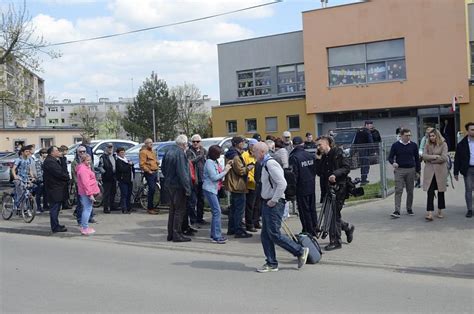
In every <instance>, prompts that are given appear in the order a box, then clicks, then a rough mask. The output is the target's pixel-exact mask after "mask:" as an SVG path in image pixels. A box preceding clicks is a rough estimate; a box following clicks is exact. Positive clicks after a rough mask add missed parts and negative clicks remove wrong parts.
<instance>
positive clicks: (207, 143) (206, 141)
mask: <svg viewBox="0 0 474 314" xmlns="http://www.w3.org/2000/svg"><path fill="white" fill-rule="evenodd" d="M221 141H222V140H221V139H212V138H205V139H203V140H201V145H202V147H204V148H205V149H206V150H209V147H211V146H212V145H219V143H220V142H221Z"/></svg>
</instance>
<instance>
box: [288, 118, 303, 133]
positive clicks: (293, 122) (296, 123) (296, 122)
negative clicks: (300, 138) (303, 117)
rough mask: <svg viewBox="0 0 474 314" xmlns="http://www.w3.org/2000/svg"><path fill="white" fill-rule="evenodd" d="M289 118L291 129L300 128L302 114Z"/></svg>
mask: <svg viewBox="0 0 474 314" xmlns="http://www.w3.org/2000/svg"><path fill="white" fill-rule="evenodd" d="M287 120H288V130H289V131H293V130H299V129H300V116H299V115H294V116H287Z"/></svg>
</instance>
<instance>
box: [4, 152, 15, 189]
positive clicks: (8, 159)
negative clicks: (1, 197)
mask: <svg viewBox="0 0 474 314" xmlns="http://www.w3.org/2000/svg"><path fill="white" fill-rule="evenodd" d="M17 158H18V153H14V152H13V153H8V154H7V155H5V156H3V157H2V158H0V183H8V182H10V171H11V168H12V167H13V163H14V162H15V159H17Z"/></svg>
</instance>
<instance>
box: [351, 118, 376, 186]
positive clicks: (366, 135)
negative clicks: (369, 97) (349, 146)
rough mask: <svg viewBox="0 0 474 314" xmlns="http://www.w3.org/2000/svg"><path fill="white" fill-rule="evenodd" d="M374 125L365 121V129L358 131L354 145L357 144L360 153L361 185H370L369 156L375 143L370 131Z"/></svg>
mask: <svg viewBox="0 0 474 314" xmlns="http://www.w3.org/2000/svg"><path fill="white" fill-rule="evenodd" d="M372 124H373V123H372V121H365V124H364V127H363V128H361V129H359V130H358V131H357V134H356V138H355V141H354V144H356V149H355V150H357V151H358V152H359V163H360V178H361V182H360V184H361V185H365V184H367V183H369V180H367V176H368V174H369V170H370V162H369V155H370V151H371V149H372V148H373V143H374V139H373V137H372V133H371V131H370V129H369V127H370V126H371V125H372Z"/></svg>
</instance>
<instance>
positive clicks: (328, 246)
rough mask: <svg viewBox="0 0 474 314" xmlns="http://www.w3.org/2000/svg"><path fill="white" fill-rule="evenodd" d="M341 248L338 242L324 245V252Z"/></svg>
mask: <svg viewBox="0 0 474 314" xmlns="http://www.w3.org/2000/svg"><path fill="white" fill-rule="evenodd" d="M340 248H342V244H341V243H339V242H334V243H329V245H326V246H325V247H324V249H325V250H326V251H332V250H337V249H340Z"/></svg>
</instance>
